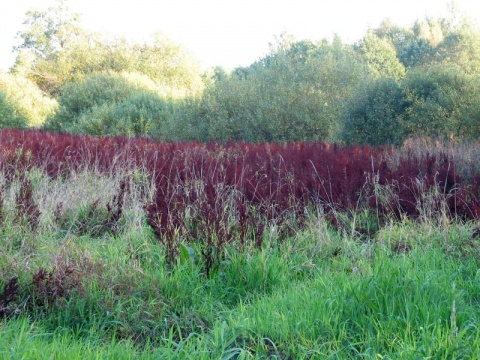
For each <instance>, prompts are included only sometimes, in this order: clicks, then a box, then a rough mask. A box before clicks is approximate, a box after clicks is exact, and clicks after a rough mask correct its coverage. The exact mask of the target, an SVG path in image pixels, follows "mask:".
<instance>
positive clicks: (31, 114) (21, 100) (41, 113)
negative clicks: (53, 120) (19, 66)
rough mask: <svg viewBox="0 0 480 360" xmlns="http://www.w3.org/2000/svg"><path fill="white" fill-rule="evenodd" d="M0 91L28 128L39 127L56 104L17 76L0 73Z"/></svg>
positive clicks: (34, 86) (26, 80) (31, 84)
mask: <svg viewBox="0 0 480 360" xmlns="http://www.w3.org/2000/svg"><path fill="white" fill-rule="evenodd" d="M0 90H1V91H3V92H4V94H5V96H6V98H7V100H8V102H9V103H10V104H11V106H13V107H14V108H15V111H16V112H18V114H19V116H21V117H23V118H25V120H26V123H27V125H28V126H35V127H38V126H41V125H42V123H43V122H44V121H45V119H46V117H47V116H48V115H50V114H52V113H53V112H54V111H55V108H56V107H57V102H56V101H55V100H53V99H51V98H49V97H48V96H46V95H45V94H44V93H43V92H42V91H41V90H40V89H39V88H38V87H37V85H36V84H35V83H33V82H32V81H30V80H28V79H26V78H24V77H22V76H19V75H11V74H1V73H0Z"/></svg>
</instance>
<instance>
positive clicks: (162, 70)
mask: <svg viewBox="0 0 480 360" xmlns="http://www.w3.org/2000/svg"><path fill="white" fill-rule="evenodd" d="M18 35H19V39H20V42H19V46H18V47H16V48H15V51H16V53H17V58H16V62H15V64H14V66H13V67H12V68H11V69H10V71H9V72H8V73H0V128H5V127H16V128H27V127H36V128H43V129H47V130H56V131H66V132H71V133H82V134H90V135H123V134H125V135H128V136H148V137H153V138H155V139H159V140H172V141H189V140H199V141H202V142H206V141H210V140H220V141H227V140H244V141H248V142H285V141H296V140H302V141H310V140H321V141H325V142H343V143H347V144H364V143H367V144H371V145H379V144H393V145H399V144H402V142H403V141H404V140H405V139H407V138H410V137H413V136H427V137H435V138H437V137H441V138H450V139H460V138H461V139H467V140H468V139H476V138H478V136H479V135H480V97H478V96H477V94H478V93H479V90H480V31H479V29H478V28H476V27H475V26H474V25H473V23H471V22H469V20H467V19H465V18H462V17H458V16H456V15H455V14H451V15H450V16H449V18H440V19H432V18H426V19H423V20H418V21H417V22H416V23H414V24H413V25H412V26H411V27H400V26H397V25H395V24H393V23H392V22H390V21H388V20H385V21H384V22H383V23H382V24H381V25H380V26H379V27H378V28H373V29H370V30H369V31H368V32H367V33H366V34H365V35H364V36H363V38H362V39H361V40H360V41H358V42H357V43H355V44H347V43H344V42H343V41H342V39H341V38H339V37H336V38H334V39H333V40H332V41H327V40H322V41H319V42H317V43H314V42H311V41H297V40H296V39H294V38H292V37H291V36H289V35H288V34H287V33H283V34H281V35H279V36H278V37H276V38H275V40H274V41H273V42H272V44H270V52H269V54H267V55H266V56H264V57H263V58H261V59H259V60H258V61H256V62H255V63H253V64H251V65H250V66H247V67H240V68H236V69H233V70H232V71H229V70H226V69H223V68H215V69H211V70H209V71H207V72H204V71H202V70H201V68H200V66H199V65H198V63H197V61H196V60H195V59H194V58H193V57H192V56H191V55H190V54H189V53H188V51H186V50H185V49H183V48H182V47H180V46H179V45H177V44H175V43H173V42H172V41H170V40H169V39H168V38H166V37H164V36H162V35H161V34H157V35H156V36H155V39H154V41H152V42H150V43H133V42H130V41H127V40H126V39H123V38H108V37H106V36H105V35H102V34H97V33H91V32H88V31H86V30H85V29H84V28H82V26H81V23H80V20H79V17H78V16H77V15H75V14H72V13H71V12H70V11H69V9H68V8H67V7H66V6H65V4H64V3H62V2H60V3H59V5H58V6H57V7H54V8H50V9H48V10H47V11H37V10H32V11H29V12H28V13H27V14H26V18H25V22H24V27H23V30H22V31H20V32H19V34H18Z"/></svg>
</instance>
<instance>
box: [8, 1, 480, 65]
mask: <svg viewBox="0 0 480 360" xmlns="http://www.w3.org/2000/svg"><path fill="white" fill-rule="evenodd" d="M4 1H5V3H4V4H3V6H2V9H1V12H0V69H1V68H3V69H4V70H7V69H8V68H9V67H10V66H11V65H12V63H13V60H14V54H12V51H11V50H12V47H13V45H14V44H15V34H16V33H17V32H18V31H19V30H21V29H22V22H23V19H24V18H25V13H26V12H27V10H29V9H31V8H36V9H47V8H48V7H49V6H51V5H52V4H54V3H55V1H54V0H4ZM7 2H8V3H9V4H8V5H7ZM10 3H11V4H10ZM448 3H450V1H449V0H241V1H240V0H115V1H105V0H70V1H69V2H68V4H69V6H70V8H71V9H72V10H73V11H74V12H78V13H80V14H81V19H82V24H83V25H84V26H85V27H86V28H88V29H91V30H95V31H102V32H109V33H111V34H113V35H121V36H127V37H129V38H132V39H135V40H141V39H144V38H148V37H149V36H151V35H152V34H153V33H155V32H158V31H161V32H163V33H164V34H165V35H167V36H168V37H170V38H171V39H172V40H174V41H176V42H177V43H180V44H181V45H183V46H184V47H185V48H186V49H188V50H190V51H191V52H192V53H193V55H194V56H195V57H196V58H197V59H198V60H199V61H200V62H201V64H202V65H203V67H205V68H208V67H212V66H215V65H222V66H224V67H227V68H233V67H236V66H239V65H244V66H245V65H249V64H251V63H252V62H254V61H255V60H258V59H259V58H260V57H262V56H263V55H265V54H266V53H267V51H268V43H269V42H271V41H272V40H273V39H274V36H275V35H278V34H280V33H281V32H282V31H284V30H285V31H287V32H288V33H291V34H293V35H294V36H295V37H296V38H297V39H299V40H301V39H311V40H314V41H316V40H321V39H323V38H331V37H332V35H333V34H334V33H336V34H338V35H340V36H341V37H342V38H343V39H344V40H345V41H355V40H358V39H359V38H361V37H362V35H364V34H365V31H366V30H367V29H368V28H369V27H376V26H378V25H379V24H380V22H381V21H382V20H383V19H385V18H390V19H392V20H393V21H394V22H396V23H398V24H399V25H404V26H405V25H410V24H411V23H413V22H414V21H415V20H416V19H419V18H420V19H422V18H424V17H425V16H430V17H438V16H441V15H446V14H447V13H448V12H447V4H448ZM455 3H456V5H457V7H458V9H459V10H460V11H461V12H466V13H467V14H468V15H469V16H470V17H472V18H473V19H475V21H476V22H477V24H478V23H480V1H478V0H457V1H455Z"/></svg>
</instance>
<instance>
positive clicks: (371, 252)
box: [0, 129, 480, 359]
mask: <svg viewBox="0 0 480 360" xmlns="http://www.w3.org/2000/svg"><path fill="white" fill-rule="evenodd" d="M479 153H480V146H479V145H478V144H476V143H469V144H466V143H457V144H453V143H452V144H442V143H438V142H429V141H426V140H424V139H423V140H422V139H417V140H412V141H410V142H407V143H405V144H404V146H403V147H402V148H393V147H376V148H373V147H368V146H363V147H358V146H357V147H355V146H343V145H337V144H324V143H321V142H296V143H294V142H291V143H286V144H283V145H282V144H273V143H272V144H268V143H266V144H251V143H245V142H225V143H216V142H210V143H204V144H202V143H196V142H189V143H187V142H185V143H181V142H170V143H168V142H158V141H154V140H149V139H146V138H127V137H89V136H85V135H70V134H61V133H50V132H46V131H39V130H29V131H25V130H6V129H5V130H0V245H1V247H2V252H1V253H0V273H1V277H0V336H1V341H0V358H2V359H50V358H53V359H62V358H68V359H164V358H165V359H269V358H270V359H323V358H333V359H349V358H366V359H370V358H372V359H373V358H375V359H416V358H434V359H452V358H457V359H459V358H465V359H475V358H478V357H479V355H478V354H479V353H480V331H479V329H478V325H477V324H478V323H479V320H480V319H479V318H480V309H479V306H478V305H479V300H480V299H479V295H478V294H479V293H480V275H479V274H480V272H479V271H478V270H479V263H480V261H479V255H480V230H479V228H478V225H479V224H478V219H479V217H480V160H479V159H480V156H479V155H480V154H479Z"/></svg>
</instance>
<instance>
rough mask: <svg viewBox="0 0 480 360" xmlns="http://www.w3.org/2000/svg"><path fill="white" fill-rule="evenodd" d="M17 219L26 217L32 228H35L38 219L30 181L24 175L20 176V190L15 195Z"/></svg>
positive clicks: (38, 212) (38, 213)
mask: <svg viewBox="0 0 480 360" xmlns="http://www.w3.org/2000/svg"><path fill="white" fill-rule="evenodd" d="M16 203H17V204H16V207H17V216H16V218H17V220H18V221H21V220H22V219H26V220H27V222H28V224H29V225H30V227H31V228H32V229H36V228H37V226H38V222H39V219H40V210H39V208H38V205H37V204H36V203H35V201H34V199H33V187H32V183H31V181H30V180H29V179H27V178H26V177H25V176H22V177H21V181H20V190H19V192H18V194H17V196H16Z"/></svg>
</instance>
